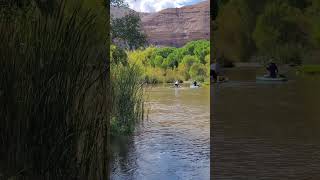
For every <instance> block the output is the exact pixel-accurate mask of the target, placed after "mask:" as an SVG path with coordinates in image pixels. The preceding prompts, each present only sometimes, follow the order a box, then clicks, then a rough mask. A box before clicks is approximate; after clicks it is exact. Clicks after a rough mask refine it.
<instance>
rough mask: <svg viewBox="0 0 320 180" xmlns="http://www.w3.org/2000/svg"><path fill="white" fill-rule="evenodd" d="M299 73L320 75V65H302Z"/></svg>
mask: <svg viewBox="0 0 320 180" xmlns="http://www.w3.org/2000/svg"><path fill="white" fill-rule="evenodd" d="M298 73H301V74H310V75H314V74H317V75H320V65H302V66H301V67H299V68H298Z"/></svg>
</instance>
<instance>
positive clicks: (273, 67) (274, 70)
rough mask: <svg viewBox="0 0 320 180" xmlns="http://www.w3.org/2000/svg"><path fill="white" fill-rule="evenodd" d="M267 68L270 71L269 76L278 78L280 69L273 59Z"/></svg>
mask: <svg viewBox="0 0 320 180" xmlns="http://www.w3.org/2000/svg"><path fill="white" fill-rule="evenodd" d="M267 70H268V71H269V76H270V77H271V78H277V75H278V73H279V70H278V67H277V65H276V64H275V63H274V61H273V59H271V60H270V63H269V65H268V67H267Z"/></svg>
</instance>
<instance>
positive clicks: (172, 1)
mask: <svg viewBox="0 0 320 180" xmlns="http://www.w3.org/2000/svg"><path fill="white" fill-rule="evenodd" d="M200 1H203V0H126V2H127V3H128V4H129V7H130V8H131V9H133V10H135V11H139V12H157V11H160V10H162V9H166V8H176V7H182V6H185V5H189V4H194V3H197V2H200Z"/></svg>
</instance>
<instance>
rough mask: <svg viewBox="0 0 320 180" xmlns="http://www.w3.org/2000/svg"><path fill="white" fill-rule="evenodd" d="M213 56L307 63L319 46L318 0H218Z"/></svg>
mask: <svg viewBox="0 0 320 180" xmlns="http://www.w3.org/2000/svg"><path fill="white" fill-rule="evenodd" d="M218 4H219V6H220V7H219V12H218V16H217V19H216V22H215V23H216V24H217V26H218V28H217V29H216V31H215V32H214V40H213V41H214V42H215V43H214V46H215V47H214V48H215V50H216V51H217V53H215V57H214V58H215V59H216V58H218V59H224V60H225V61H232V62H239V61H241V62H246V61H264V60H266V59H268V58H270V57H275V59H276V60H277V61H278V62H282V63H309V62H310V61H312V58H311V57H312V54H314V53H315V52H316V51H319V49H320V43H319V37H320V36H319V34H320V21H319V19H320V13H319V12H320V11H319V10H320V1H319V0H261V1H255V0H237V1H232V0H224V1H219V2H218Z"/></svg>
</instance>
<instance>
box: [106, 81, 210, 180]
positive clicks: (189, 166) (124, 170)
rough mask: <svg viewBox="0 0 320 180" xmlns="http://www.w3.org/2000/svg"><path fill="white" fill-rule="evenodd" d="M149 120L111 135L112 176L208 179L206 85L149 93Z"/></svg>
mask: <svg viewBox="0 0 320 180" xmlns="http://www.w3.org/2000/svg"><path fill="white" fill-rule="evenodd" d="M146 94H147V96H146V100H147V103H146V107H147V109H148V111H149V112H148V119H147V120H145V121H144V123H143V124H142V126H141V127H140V128H139V129H138V130H137V131H136V133H135V135H134V136H133V137H132V138H131V139H127V138H122V139H120V138H117V139H113V141H112V145H113V148H114V149H115V150H114V153H113V163H112V173H111V174H112V175H111V179H112V180H129V179H130V180H189V179H190V180H191V179H195V180H208V179H210V88H209V87H203V88H197V89H190V88H188V87H183V88H179V89H175V88H169V87H167V86H161V87H153V88H151V89H149V90H148V91H147V93H146Z"/></svg>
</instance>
